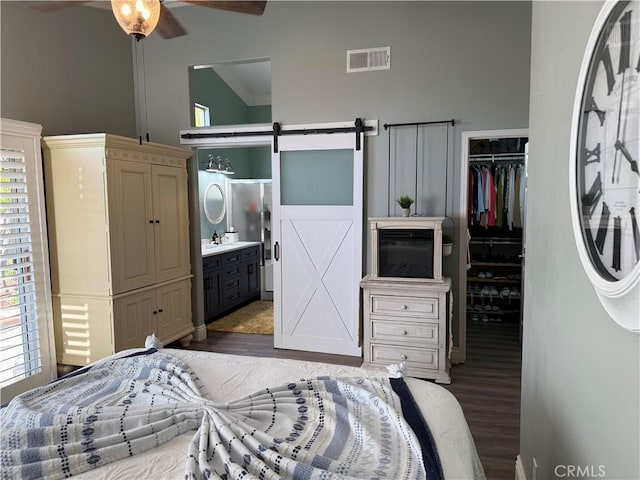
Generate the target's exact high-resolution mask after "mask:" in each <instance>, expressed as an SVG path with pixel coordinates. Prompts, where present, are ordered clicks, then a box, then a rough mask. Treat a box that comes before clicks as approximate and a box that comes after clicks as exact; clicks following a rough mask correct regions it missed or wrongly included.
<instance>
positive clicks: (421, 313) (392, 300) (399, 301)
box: [370, 295, 438, 318]
mask: <svg viewBox="0 0 640 480" xmlns="http://www.w3.org/2000/svg"><path fill="white" fill-rule="evenodd" d="M370 305H371V314H373V315H393V316H399V317H413V318H438V298H437V297H427V298H420V297H398V296H387V295H371V302H370Z"/></svg>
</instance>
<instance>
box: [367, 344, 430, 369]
mask: <svg viewBox="0 0 640 480" xmlns="http://www.w3.org/2000/svg"><path fill="white" fill-rule="evenodd" d="M401 362H404V364H405V365H406V366H407V367H416V368H430V369H436V370H437V369H438V349H436V348H419V347H403V346H395V345H378V344H375V343H372V344H371V363H377V364H381V365H391V364H394V363H401Z"/></svg>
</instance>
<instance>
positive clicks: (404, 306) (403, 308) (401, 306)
mask: <svg viewBox="0 0 640 480" xmlns="http://www.w3.org/2000/svg"><path fill="white" fill-rule="evenodd" d="M400 308H401V309H402V310H406V309H407V308H408V307H407V306H406V305H400Z"/></svg>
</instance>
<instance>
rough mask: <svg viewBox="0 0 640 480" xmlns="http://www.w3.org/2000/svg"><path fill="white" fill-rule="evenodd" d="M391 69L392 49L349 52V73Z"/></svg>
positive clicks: (365, 49)
mask: <svg viewBox="0 0 640 480" xmlns="http://www.w3.org/2000/svg"><path fill="white" fill-rule="evenodd" d="M390 68H391V47H377V48H363V49H360V50H347V73H351V72H370V71H372V70H389V69H390Z"/></svg>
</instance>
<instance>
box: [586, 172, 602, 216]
mask: <svg viewBox="0 0 640 480" xmlns="http://www.w3.org/2000/svg"><path fill="white" fill-rule="evenodd" d="M600 197H602V178H601V177H600V172H598V176H597V177H596V179H595V180H594V181H593V183H592V184H591V188H590V189H589V192H588V193H587V194H586V195H583V196H582V215H587V214H588V216H589V218H591V217H592V216H593V211H594V210H595V209H596V206H597V205H598V200H600Z"/></svg>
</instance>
